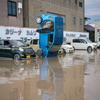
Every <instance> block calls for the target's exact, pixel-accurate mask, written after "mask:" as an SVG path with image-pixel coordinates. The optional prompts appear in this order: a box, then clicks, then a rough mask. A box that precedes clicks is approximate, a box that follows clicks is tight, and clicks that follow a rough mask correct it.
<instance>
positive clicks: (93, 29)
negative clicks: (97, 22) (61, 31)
mask: <svg viewBox="0 0 100 100" xmlns="http://www.w3.org/2000/svg"><path fill="white" fill-rule="evenodd" d="M84 30H86V31H95V28H94V27H92V26H91V25H84Z"/></svg>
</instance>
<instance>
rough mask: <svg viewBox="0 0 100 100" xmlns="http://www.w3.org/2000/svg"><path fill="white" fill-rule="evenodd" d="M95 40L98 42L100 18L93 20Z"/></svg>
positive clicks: (99, 39) (99, 38)
mask: <svg viewBox="0 0 100 100" xmlns="http://www.w3.org/2000/svg"><path fill="white" fill-rule="evenodd" d="M95 41H96V42H99V43H100V20H95Z"/></svg>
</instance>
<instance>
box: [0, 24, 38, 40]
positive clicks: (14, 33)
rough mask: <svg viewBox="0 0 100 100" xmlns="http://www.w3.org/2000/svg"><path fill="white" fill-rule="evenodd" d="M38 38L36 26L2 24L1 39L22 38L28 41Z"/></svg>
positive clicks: (0, 29)
mask: <svg viewBox="0 0 100 100" xmlns="http://www.w3.org/2000/svg"><path fill="white" fill-rule="evenodd" d="M36 38H37V39H38V38H39V33H37V32H36V29H35V28H20V27H5V26H0V39H22V40H23V41H24V42H27V41H29V40H31V39H36Z"/></svg>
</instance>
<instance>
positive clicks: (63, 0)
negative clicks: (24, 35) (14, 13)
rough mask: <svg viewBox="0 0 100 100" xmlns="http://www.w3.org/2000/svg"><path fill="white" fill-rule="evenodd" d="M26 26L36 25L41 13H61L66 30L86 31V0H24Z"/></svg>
mask: <svg viewBox="0 0 100 100" xmlns="http://www.w3.org/2000/svg"><path fill="white" fill-rule="evenodd" d="M23 3H24V10H23V12H24V26H25V27H35V28H37V27H38V25H37V24H36V18H37V16H39V15H40V14H53V15H60V16H62V17H63V18H64V30H65V31H79V32H83V31H84V0H24V1H23Z"/></svg>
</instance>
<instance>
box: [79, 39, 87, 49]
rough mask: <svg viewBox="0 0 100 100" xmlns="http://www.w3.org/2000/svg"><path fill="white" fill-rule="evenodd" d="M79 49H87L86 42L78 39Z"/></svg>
mask: <svg viewBox="0 0 100 100" xmlns="http://www.w3.org/2000/svg"><path fill="white" fill-rule="evenodd" d="M79 42H80V44H79V49H87V42H86V41H85V40H84V39H79Z"/></svg>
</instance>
